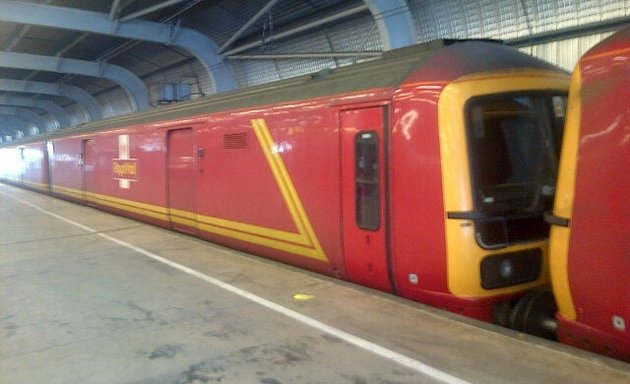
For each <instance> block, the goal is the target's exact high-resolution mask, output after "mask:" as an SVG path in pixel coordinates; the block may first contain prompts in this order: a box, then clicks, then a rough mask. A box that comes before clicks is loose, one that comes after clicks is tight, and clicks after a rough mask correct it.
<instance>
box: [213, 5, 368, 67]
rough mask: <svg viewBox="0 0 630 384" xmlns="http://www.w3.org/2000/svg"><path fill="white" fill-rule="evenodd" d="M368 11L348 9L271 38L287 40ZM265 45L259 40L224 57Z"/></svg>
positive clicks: (360, 6) (231, 51)
mask: <svg viewBox="0 0 630 384" xmlns="http://www.w3.org/2000/svg"><path fill="white" fill-rule="evenodd" d="M367 10H368V6H367V5H359V6H358V7H355V8H351V9H348V10H347V11H343V12H339V13H337V14H335V15H332V16H329V17H324V18H322V19H319V20H317V21H314V22H312V23H308V24H304V25H302V26H300V27H297V28H295V29H291V30H288V31H284V32H280V33H278V34H275V35H273V36H272V37H271V39H272V40H273V41H277V40H280V39H285V38H287V37H289V36H293V35H295V34H298V33H301V32H305V31H309V30H311V29H314V28H317V27H321V26H322V25H326V24H328V23H332V22H333V21H337V20H341V19H344V18H346V17H349V16H353V15H356V14H358V13H361V12H365V11H367ZM264 43H265V42H263V41H262V40H259V41H254V42H253V43H249V44H245V45H241V46H240V47H236V48H234V49H232V50H229V51H227V52H224V53H223V56H224V57H227V56H232V55H235V54H237V53H240V52H243V51H247V50H250V49H252V48H256V47H260V46H261V45H263V44H264Z"/></svg>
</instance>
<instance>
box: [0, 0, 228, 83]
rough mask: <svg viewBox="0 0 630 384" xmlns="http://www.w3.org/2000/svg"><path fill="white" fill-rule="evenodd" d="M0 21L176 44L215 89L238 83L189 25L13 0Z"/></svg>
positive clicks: (208, 43)
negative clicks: (200, 66)
mask: <svg viewBox="0 0 630 384" xmlns="http://www.w3.org/2000/svg"><path fill="white" fill-rule="evenodd" d="M0 21H7V22H11V23H21V24H32V25H39V26H44V27H50V28H60V29H71V30H75V31H82V32H90V33H98V34H102V35H109V36H115V37H120V38H125V39H131V40H144V41H149V42H153V43H158V44H165V45H174V46H178V47H180V48H183V49H184V50H187V51H189V52H190V53H191V54H192V55H193V56H195V57H196V58H197V59H198V60H199V61H200V62H201V63H202V64H203V65H204V66H205V68H206V70H207V71H208V74H209V76H210V77H211V79H212V80H213V83H214V85H215V88H216V91H217V92H221V91H228V90H232V89H235V88H236V86H237V84H236V80H234V76H233V74H232V71H231V70H230V68H229V67H228V65H227V64H226V63H225V62H224V61H223V59H222V57H221V56H220V55H219V54H218V53H217V49H218V48H217V46H216V44H215V43H214V42H213V41H212V40H210V39H209V38H208V37H207V36H206V35H204V34H202V33H200V32H198V31H195V30H192V29H189V28H173V27H172V25H167V24H161V23H155V22H151V21H145V20H130V21H128V22H125V23H118V22H117V21H116V20H114V21H111V20H110V19H109V15H108V14H106V13H99V12H90V11H84V10H80V9H75V8H65V7H57V6H51V5H41V4H34V3H26V2H20V1H14V0H3V1H2V12H0Z"/></svg>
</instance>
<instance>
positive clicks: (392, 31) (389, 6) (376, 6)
mask: <svg viewBox="0 0 630 384" xmlns="http://www.w3.org/2000/svg"><path fill="white" fill-rule="evenodd" d="M364 2H365V3H366V4H367V6H368V7H369V8H370V12H372V16H373V17H374V22H375V23H376V27H377V28H378V31H379V33H380V34H381V40H382V41H383V48H384V49H385V50H386V51H389V50H391V49H396V48H402V47H406V46H409V45H413V44H415V42H416V29H415V27H414V24H413V18H412V17H411V12H410V11H409V7H408V6H407V2H406V1H405V0H364Z"/></svg>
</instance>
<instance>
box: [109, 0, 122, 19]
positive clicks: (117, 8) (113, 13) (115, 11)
mask: <svg viewBox="0 0 630 384" xmlns="http://www.w3.org/2000/svg"><path fill="white" fill-rule="evenodd" d="M119 12H120V0H114V3H113V4H112V8H111V9H110V10H109V15H108V16H107V19H108V20H109V21H114V19H116V18H117V17H118V13H119Z"/></svg>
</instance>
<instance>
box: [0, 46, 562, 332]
mask: <svg viewBox="0 0 630 384" xmlns="http://www.w3.org/2000/svg"><path fill="white" fill-rule="evenodd" d="M568 85H569V76H568V74H566V73H565V72H563V71H560V70H558V69H557V68H555V67H553V66H551V65H549V64H547V63H544V62H541V61H539V60H537V59H534V58H532V57H530V56H527V55H524V54H522V53H520V52H518V51H517V50H515V49H512V48H509V47H505V46H503V45H501V44H497V43H491V42H480V41H462V42H458V41H439V42H433V43H429V44H424V45H420V46H414V47H409V48H405V49H401V50H397V51H392V52H388V53H385V54H384V56H383V58H382V59H381V60H376V61H371V62H366V63H361V64H357V65H354V66H350V67H346V68H339V69H334V70H330V71H322V72H320V73H317V74H314V75H311V76H304V77H299V78H295V79H291V80H287V81H283V82H278V83H273V84H268V85H263V86H259V87H254V88H251V89H244V90H239V91H235V92H232V93H227V94H220V95H215V96H212V97H208V98H204V99H201V100H195V101H191V102H187V103H182V104H178V105H171V106H164V107H160V108H156V109H154V110H151V111H148V112H144V113H139V114H134V115H129V116H122V117H117V118H112V119H108V120H103V121H98V122H95V123H90V124H88V125H86V126H84V127H81V128H77V129H68V130H64V131H62V132H60V133H55V134H50V135H48V136H40V137H35V138H32V139H22V140H20V141H15V142H12V143H9V144H5V145H4V148H2V149H1V150H0V156H2V160H1V163H2V164H3V170H2V177H3V178H4V179H5V180H9V181H12V182H16V183H20V184H21V185H25V186H28V187H31V188H35V189H38V190H41V191H45V192H50V193H52V194H54V195H56V196H59V197H63V198H67V199H71V200H74V201H77V202H81V203H85V204H90V205H93V206H95V207H98V208H101V209H105V210H108V211H112V212H116V213H119V214H121V215H125V216H129V217H133V218H136V219H139V220H143V221H147V222H151V223H153V224H156V225H160V226H163V227H168V228H172V229H175V230H178V231H183V232H186V233H189V234H193V235H196V236H199V237H202V238H205V239H208V240H210V241H213V242H216V243H220V244H224V245H227V246H230V247H234V248H238V249H242V250H245V251H248V252H251V253H255V254H258V255H261V256H264V257H268V258H271V259H275V260H279V261H282V262H285V263H289V264H292V265H296V266H299V267H303V268H307V269H310V270H314V271H318V272H321V273H323V274H326V275H330V276H336V277H339V278H341V279H345V280H349V281H352V282H355V283H357V284H361V285H365V286H369V287H373V288H376V289H380V290H383V291H386V292H392V293H394V294H397V295H400V296H403V297H406V298H409V299H411V300H416V301H419V302H423V303H427V304H430V305H433V306H437V307H440V308H445V309H447V310H449V311H453V312H456V313H461V314H464V315H467V316H471V317H474V318H478V319H482V320H486V321H492V318H493V308H494V307H495V306H496V304H498V303H504V302H510V301H513V300H515V299H517V298H519V297H520V296H522V295H523V293H525V292H527V291H530V290H532V289H534V288H536V287H541V286H544V285H546V284H548V275H549V271H548V261H547V259H548V257H547V240H548V231H549V225H548V224H547V223H545V222H544V220H543V212H544V211H545V210H548V209H551V205H552V203H553V197H554V192H555V184H556V165H557V161H558V153H559V147H560V140H561V137H562V129H563V125H564V117H565V116H564V115H565V103H566V96H567V90H568Z"/></svg>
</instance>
